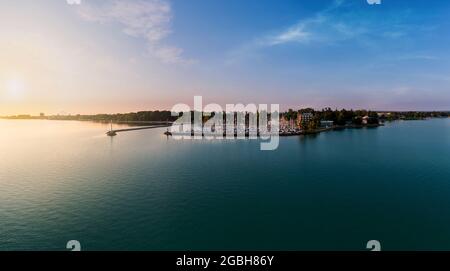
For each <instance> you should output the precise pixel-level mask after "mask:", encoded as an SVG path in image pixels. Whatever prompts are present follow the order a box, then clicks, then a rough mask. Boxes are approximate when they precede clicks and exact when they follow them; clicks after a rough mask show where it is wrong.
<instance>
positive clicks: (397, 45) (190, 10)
mask: <svg viewBox="0 0 450 271" xmlns="http://www.w3.org/2000/svg"><path fill="white" fill-rule="evenodd" d="M67 1H68V0H60V1H56V0H42V1H28V0H17V1H14V2H10V1H1V2H0V15H1V17H2V18H3V19H2V20H3V22H4V23H2V26H0V30H1V33H3V34H2V35H1V36H0V44H2V45H3V46H1V45H0V47H2V48H0V49H2V50H1V51H2V52H3V54H6V53H5V52H8V54H7V55H5V57H8V62H7V64H8V65H5V64H4V65H1V66H0V80H3V81H6V82H10V81H11V80H10V77H8V76H9V75H6V74H13V72H11V71H14V73H15V74H19V77H20V78H21V79H20V80H21V82H22V83H21V85H23V86H24V87H22V93H21V95H9V96H8V95H6V94H5V93H8V89H7V88H6V89H5V88H4V89H3V94H2V92H0V96H1V95H3V96H2V98H3V99H2V100H3V102H1V101H0V106H2V108H3V109H1V110H0V113H20V112H25V111H27V110H28V111H31V112H29V113H35V112H36V111H39V112H40V111H45V112H49V113H55V112H61V111H64V112H70V113H99V112H127V111H137V110H149V109H164V108H167V109H170V108H171V107H172V106H173V105H174V104H176V103H179V102H185V103H192V101H193V96H194V95H202V96H203V97H204V100H205V101H206V102H216V103H219V104H225V103H262V102H264V103H278V104H281V105H282V108H285V109H286V108H289V107H292V108H299V107H306V106H311V107H314V108H322V107H327V106H330V107H333V108H342V107H345V108H355V109H356V108H369V109H378V110H444V109H445V110H450V90H449V88H448V85H449V83H450V61H449V55H450V54H449V53H450V52H449V51H450V47H449V46H448V45H449V44H450V35H449V34H450V31H449V30H450V23H449V22H448V20H447V18H448V17H449V15H450V14H449V13H450V3H449V2H448V1H420V0H408V1H407V0H404V1H402V0H383V1H382V4H380V5H368V4H367V2H366V0H339V1H338V0H314V1H312V0H303V1H300V0H282V1H280V0H245V1H242V0H123V1H118V0H110V1H99V0H81V3H80V4H79V5H77V4H72V5H69V4H68V3H67ZM6 2H8V3H6ZM22 43H23V44H22ZM33 46H35V47H39V48H40V49H36V48H34V47H33ZM0 54H2V53H0ZM24 56H25V57H24ZM22 58H25V59H26V61H30V59H31V60H33V62H32V65H31V64H30V63H26V61H25V60H23V59H22ZM30 67H32V68H30ZM10 70H11V71H10ZM43 70H44V71H45V72H43ZM55 78H56V79H55ZM8 80H9V81H8ZM16 81H17V80H16ZM3 85H5V84H3ZM6 85H8V84H6ZM9 85H11V84H9ZM9 88H11V87H9ZM0 90H2V89H0ZM9 92H11V91H9ZM16 94H17V93H16ZM13 96H14V97H13ZM19 111H20V112H19ZM28 111H27V112H28Z"/></svg>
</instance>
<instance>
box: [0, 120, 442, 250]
mask: <svg viewBox="0 0 450 271" xmlns="http://www.w3.org/2000/svg"><path fill="white" fill-rule="evenodd" d="M107 129H108V126H107V125H104V124H98V123H90V122H75V121H73V122H71V121H36V120H31V121H28V120H23V121H19V120H0V130H1V133H0V250H65V246H66V243H67V241H69V240H72V239H75V240H78V241H80V242H81V245H82V249H83V250H365V245H366V243H367V241H368V240H372V239H375V240H379V241H380V242H381V244H382V248H383V249H384V250H400V249H401V250H450V119H434V120H428V121H410V122H406V121H405V122H394V123H389V124H387V125H386V126H385V127H380V128H375V129H350V130H343V131H334V132H328V133H322V134H320V135H318V136H312V137H290V138H281V141H280V147H279V149H278V150H276V151H268V152H262V151H260V149H259V143H260V142H258V141H255V140H230V141H206V140H200V141H198V140H183V141H176V140H174V139H170V138H169V139H167V138H166V137H165V136H164V135H163V132H164V131H165V129H154V130H142V131H134V132H126V133H120V134H118V136H116V137H115V138H109V137H107V136H105V134H104V133H105V131H106V130H107Z"/></svg>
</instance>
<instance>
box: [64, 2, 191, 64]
mask: <svg viewBox="0 0 450 271" xmlns="http://www.w3.org/2000/svg"><path fill="white" fill-rule="evenodd" d="M67 1H72V2H73V1H77V0H67ZM78 1H80V0H78ZM77 11H78V13H79V15H80V16H81V18H83V19H84V20H87V21H90V22H97V23H102V24H107V23H111V24H112V23H117V24H119V25H121V27H122V31H123V32H124V33H125V34H126V35H129V36H131V37H135V38H140V39H144V40H145V42H146V43H147V48H148V52H149V53H150V55H152V56H153V57H156V58H158V59H159V60H161V61H162V62H163V63H171V64H189V63H192V62H193V60H190V59H186V58H184V57H183V49H182V48H178V47H175V46H171V45H166V44H165V40H166V38H167V37H168V36H169V35H170V34H171V33H172V29H171V23H172V19H173V13H172V8H171V5H170V3H169V2H167V1H166V0H146V1H144V0H128V1H119V0H112V1H102V2H96V3H94V2H93V1H92V2H88V1H85V2H83V4H82V5H80V6H79V8H78V9H77Z"/></svg>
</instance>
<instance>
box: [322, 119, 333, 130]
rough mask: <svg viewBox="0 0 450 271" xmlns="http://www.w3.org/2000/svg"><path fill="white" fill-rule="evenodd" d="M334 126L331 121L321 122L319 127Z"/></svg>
mask: <svg viewBox="0 0 450 271" xmlns="http://www.w3.org/2000/svg"><path fill="white" fill-rule="evenodd" d="M333 125H334V121H332V120H322V121H320V127H322V128H331V127H333Z"/></svg>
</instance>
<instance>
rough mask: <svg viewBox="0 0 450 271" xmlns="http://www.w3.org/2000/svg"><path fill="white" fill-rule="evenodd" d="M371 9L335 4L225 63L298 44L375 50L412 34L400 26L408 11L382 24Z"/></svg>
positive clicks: (248, 45)
mask: <svg viewBox="0 0 450 271" xmlns="http://www.w3.org/2000/svg"><path fill="white" fill-rule="evenodd" d="M373 11H374V9H373V7H372V6H370V5H364V6H361V5H358V3H357V2H354V1H347V0H335V1H333V2H332V4H331V5H329V6H328V7H326V8H324V9H323V10H321V11H319V12H317V13H315V14H313V15H311V16H310V17H305V18H302V19H300V20H299V21H297V22H296V23H294V24H293V25H290V26H288V27H285V28H283V29H281V30H278V31H272V32H271V33H269V34H267V33H266V34H263V35H261V36H260V37H257V38H254V39H253V40H252V41H250V42H247V43H245V44H244V45H242V46H240V47H239V48H237V49H236V50H234V51H232V52H231V53H230V55H229V59H228V60H227V63H235V62H236V61H237V60H238V59H239V58H241V57H243V56H244V57H245V55H246V54H247V53H248V54H251V55H255V51H257V50H258V49H264V48H270V47H275V46H283V45H288V44H298V45H300V46H327V45H335V44H337V43H342V42H345V41H352V42H353V41H354V44H355V45H356V44H360V45H361V46H374V44H376V43H377V42H379V41H382V40H396V39H400V38H403V37H405V36H407V35H408V34H409V33H410V31H411V30H412V29H411V28H409V27H408V26H405V25H404V24H402V20H405V19H407V18H408V16H409V15H410V14H409V13H408V11H404V12H400V13H399V12H397V13H396V14H390V13H387V12H385V13H384V14H383V16H384V17H383V18H384V19H383V20H380V18H379V16H378V15H379V14H377V13H376V12H373Z"/></svg>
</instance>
